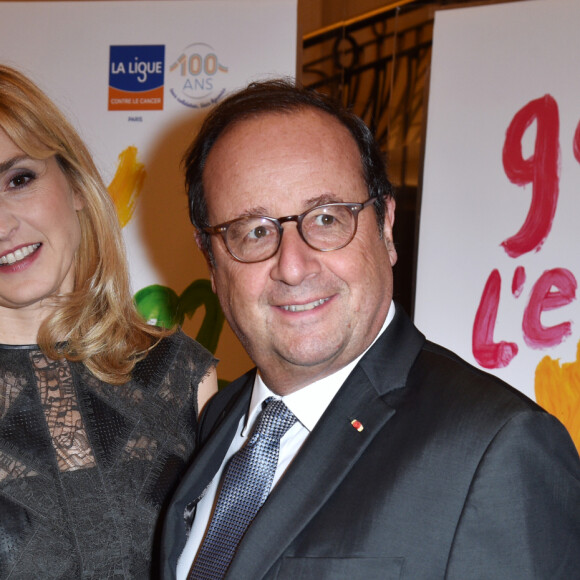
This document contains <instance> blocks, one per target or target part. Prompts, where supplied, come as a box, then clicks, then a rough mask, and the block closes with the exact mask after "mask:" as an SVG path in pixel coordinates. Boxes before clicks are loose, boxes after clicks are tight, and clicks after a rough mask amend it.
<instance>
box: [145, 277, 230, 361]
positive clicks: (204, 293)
mask: <svg viewBox="0 0 580 580" xmlns="http://www.w3.org/2000/svg"><path fill="white" fill-rule="evenodd" d="M134 299H135V304H136V305H137V310H138V311H139V314H141V316H143V318H145V320H147V322H149V323H150V324H156V325H157V326H163V327H164V328H170V327H172V326H175V325H176V324H178V325H181V324H183V321H184V320H185V317H186V316H187V317H188V318H191V317H192V316H193V315H194V313H195V311H196V310H197V309H198V308H199V307H200V306H204V307H205V316H204V318H203V321H202V323H201V327H200V329H199V332H198V333H197V336H196V337H195V340H197V342H199V343H200V344H203V346H205V348H207V350H209V351H210V352H211V353H213V354H215V351H216V349H217V345H218V341H219V337H220V334H221V331H222V328H223V325H224V313H223V312H222V309H221V307H220V304H219V301H218V299H217V296H216V295H215V294H214V293H213V290H212V289H211V283H210V281H209V280H206V279H200V280H195V281H194V282H192V283H191V284H190V285H189V286H188V287H187V288H186V289H185V290H184V291H183V292H182V294H181V296H178V295H177V294H176V293H175V291H174V290H172V289H171V288H168V287H167V286H162V285H160V284H152V285H151V286H146V287H145V288H141V290H139V291H138V292H137V293H136V294H135V296H134Z"/></svg>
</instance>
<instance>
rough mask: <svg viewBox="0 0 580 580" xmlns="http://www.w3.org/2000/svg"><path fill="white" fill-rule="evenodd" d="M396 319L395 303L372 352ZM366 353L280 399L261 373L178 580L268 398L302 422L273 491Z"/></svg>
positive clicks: (286, 446) (284, 452)
mask: <svg viewBox="0 0 580 580" xmlns="http://www.w3.org/2000/svg"><path fill="white" fill-rule="evenodd" d="M394 315H395V306H394V304H393V303H392V302H391V306H390V308H389V312H388V314H387V318H386V319H385V322H384V324H383V327H382V328H381V331H380V332H379V333H378V334H377V336H376V337H375V339H374V340H373V342H372V343H371V345H370V346H369V347H368V348H370V347H371V346H372V345H373V344H374V343H375V341H376V340H377V338H378V337H379V336H380V335H381V334H382V333H383V332H384V331H385V329H386V328H387V326H388V325H389V323H390V322H391V320H392V319H393V316H394ZM367 350H368V349H367ZM365 353H366V350H365V351H364V352H363V353H362V354H361V355H360V356H359V357H357V358H356V359H355V360H353V361H351V362H350V363H349V364H348V365H346V366H345V367H343V368H342V369H340V370H339V371H337V372H335V373H333V374H332V375H329V376H328V377H324V378H323V379H320V380H319V381H316V382H314V383H312V384H310V385H308V386H306V387H303V388H302V389H299V390H298V391H295V392H294V393H291V394H289V395H286V396H284V397H280V396H279V395H276V394H275V393H273V392H272V391H271V390H270V389H269V388H268V387H267V386H266V385H265V383H264V381H263V380H262V377H261V376H260V373H259V372H258V373H256V379H255V381H254V387H253V390H252V398H251V400H250V406H249V408H248V413H247V414H246V415H244V416H243V417H242V418H241V419H240V424H239V426H238V431H237V435H236V436H234V438H233V440H232V443H231V445H230V447H229V449H228V451H227V453H226V455H225V457H224V460H223V462H222V464H221V467H220V469H219V471H218V472H217V473H216V474H215V477H214V478H213V480H212V482H211V484H210V485H209V486H208V488H207V490H206V492H205V494H204V496H203V497H202V498H201V499H200V500H199V502H198V504H197V510H196V513H195V520H194V523H193V526H192V528H191V533H190V534H189V537H188V539H187V542H186V544H185V547H184V549H183V552H182V553H181V556H180V557H179V560H178V561H177V580H186V578H187V574H188V573H189V570H190V568H191V564H192V563H193V560H194V558H195V556H196V555H197V551H198V550H199V546H200V545H201V542H202V540H203V538H204V536H205V533H206V531H207V528H208V524H209V521H210V518H211V515H212V513H213V510H214V508H215V503H216V499H217V492H218V489H219V483H220V481H221V479H222V474H223V471H224V468H225V466H226V465H227V463H228V461H229V459H230V457H231V456H232V455H234V453H236V452H237V451H238V450H239V449H241V447H242V446H243V445H244V443H245V442H246V440H247V439H248V437H249V435H250V434H251V432H252V428H253V426H254V422H255V420H256V418H257V417H258V415H259V414H260V412H261V410H262V404H263V402H264V401H265V400H266V399H267V398H268V397H275V398H277V399H279V398H282V400H283V401H284V403H285V405H286V406H287V407H288V409H290V411H292V413H294V416H295V417H296V418H297V419H298V420H297V421H296V423H294V425H293V426H292V427H291V428H290V429H289V430H288V431H287V432H286V433H285V434H284V436H283V437H282V439H281V440H280V453H279V456H278V467H277V468H276V473H275V474H274V481H273V482H272V487H274V486H275V485H276V484H277V483H278V481H279V479H280V477H282V475H283V473H284V472H285V471H286V469H287V467H288V465H290V463H291V462H292V460H293V459H294V457H295V456H296V454H297V453H298V451H299V449H300V447H301V446H302V444H303V443H304V441H305V440H306V438H307V437H308V435H309V434H310V432H311V431H312V429H314V427H315V426H316V423H318V420H319V419H320V417H321V416H322V414H323V413H324V411H326V408H327V407H328V405H329V404H330V402H331V401H332V399H333V398H334V396H335V395H336V393H337V392H338V390H339V389H340V387H341V386H342V384H343V383H344V381H345V380H346V378H347V377H348V375H349V374H350V373H351V371H352V370H353V369H354V367H355V366H356V364H357V363H358V361H359V360H360V359H361V358H362V357H363V355H364V354H365ZM192 499H193V498H192Z"/></svg>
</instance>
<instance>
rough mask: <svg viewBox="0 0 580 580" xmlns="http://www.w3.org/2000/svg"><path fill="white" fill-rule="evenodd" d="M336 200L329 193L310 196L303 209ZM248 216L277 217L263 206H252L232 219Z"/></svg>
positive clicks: (334, 196) (306, 209)
mask: <svg viewBox="0 0 580 580" xmlns="http://www.w3.org/2000/svg"><path fill="white" fill-rule="evenodd" d="M335 201H337V197H336V195H334V194H331V193H323V194H322V195H317V196H316V197H310V198H308V199H307V200H305V201H304V211H308V210H309V209H311V208H313V207H316V206H318V205H324V204H325V203H332V202H335ZM249 216H264V217H277V216H272V215H270V213H269V212H268V210H267V209H266V208H265V207H264V206H261V205H259V206H254V207H250V208H248V209H246V210H245V211H243V212H242V213H240V214H239V215H238V216H237V217H235V218H234V219H239V218H244V217H249ZM278 217H280V216H278Z"/></svg>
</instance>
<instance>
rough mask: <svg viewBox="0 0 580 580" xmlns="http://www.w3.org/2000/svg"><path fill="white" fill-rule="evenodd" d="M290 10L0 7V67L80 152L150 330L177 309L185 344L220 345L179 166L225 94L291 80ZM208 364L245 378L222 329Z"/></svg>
mask: <svg viewBox="0 0 580 580" xmlns="http://www.w3.org/2000/svg"><path fill="white" fill-rule="evenodd" d="M296 1H297V0H197V1H188V0H183V1H181V0H177V1H173V0H169V1H164V2H157V1H120V2H1V3H0V55H1V56H0V60H1V61H2V62H3V63H4V64H7V65H11V66H14V67H16V68H18V69H20V70H22V71H23V72H24V73H26V74H28V75H29V76H30V77H31V78H32V79H33V80H34V81H35V82H36V83H37V84H39V85H40V86H41V88H42V89H43V90H45V91H46V92H47V94H48V95H49V96H50V97H51V98H52V99H53V100H54V101H55V102H56V103H57V105H58V106H59V107H60V108H61V109H62V110H63V112H64V113H65V114H66V115H67V116H68V117H69V118H70V120H71V121H72V122H73V124H74V125H75V126H76V127H77V129H78V130H79V132H80V134H81V136H82V137H83V138H84V139H85V141H86V142H87V144H88V145H89V148H90V149H91V151H92V153H93V155H94V157H95V161H96V163H97V166H98V167H99V169H100V170H101V172H102V175H103V177H104V179H105V182H106V184H107V185H108V186H109V191H110V193H111V195H112V196H113V199H114V201H115V204H116V207H117V213H118V215H119V219H120V221H121V224H122V225H123V227H124V229H123V232H124V236H125V240H126V242H127V248H128V257H129V263H130V268H131V277H132V284H133V289H134V292H135V293H136V297H137V300H138V303H139V305H140V307H141V309H142V311H143V312H144V313H146V315H147V317H148V318H150V320H151V321H152V322H157V323H163V322H167V321H171V320H169V319H170V318H171V316H172V313H173V312H174V311H175V306H176V305H179V307H180V309H179V310H180V312H181V313H182V314H183V315H184V316H185V318H184V321H183V322H184V328H185V330H186V332H188V333H189V334H192V335H193V336H196V334H197V329H198V328H199V327H200V325H201V326H202V332H203V333H205V336H206V338H207V337H209V338H208V340H209V341H210V342H211V341H212V340H213V341H217V340H218V338H217V337H216V336H213V335H212V332H215V329H216V328H218V326H219V325H217V324H216V321H217V320H218V318H219V316H218V314H217V312H216V310H217V308H216V305H215V302H213V301H212V300H213V298H214V297H213V294H212V292H211V289H210V288H209V285H208V283H207V278H208V272H207V267H206V265H205V262H204V260H203V257H202V255H201V254H200V252H199V251H198V250H197V249H196V248H195V243H194V240H193V229H192V226H191V224H190V223H189V219H188V210H187V197H186V195H185V193H184V184H183V174H182V170H181V167H180V163H181V159H182V157H183V154H184V152H185V150H186V148H187V147H188V145H189V144H190V143H191V141H192V140H193V138H194V136H195V134H196V132H197V130H198V128H199V126H200V123H201V121H202V120H203V117H204V115H205V114H206V113H207V111H208V110H209V109H210V108H211V107H212V106H213V105H214V104H215V103H217V102H219V101H220V100H221V99H223V97H224V96H225V95H226V94H227V93H228V92H230V91H232V90H234V89H237V88H241V87H243V86H244V85H246V84H247V83H248V82H249V81H252V80H257V79H260V78H264V77H278V76H285V77H294V76H295V70H296V46H297V45H296V43H297V25H296V10H297V7H296ZM201 306H204V307H205V308H200V307H201ZM204 310H205V312H204ZM190 316H191V317H192V320H191V321H190V320H189V317H190ZM202 319H203V320H204V321H205V325H203V324H202ZM216 355H217V357H218V358H220V359H222V360H221V362H220V365H219V368H218V374H219V376H220V378H223V379H227V380H232V379H234V378H236V377H237V376H238V375H240V374H241V373H242V372H245V371H246V370H247V369H248V368H250V366H251V362H250V360H249V359H248V357H247V356H246V355H245V353H244V351H243V349H242V347H241V345H239V343H238V341H237V339H235V337H234V336H233V333H232V332H231V330H229V328H227V327H225V328H224V331H223V332H222V334H221V336H219V344H218V346H217V352H216Z"/></svg>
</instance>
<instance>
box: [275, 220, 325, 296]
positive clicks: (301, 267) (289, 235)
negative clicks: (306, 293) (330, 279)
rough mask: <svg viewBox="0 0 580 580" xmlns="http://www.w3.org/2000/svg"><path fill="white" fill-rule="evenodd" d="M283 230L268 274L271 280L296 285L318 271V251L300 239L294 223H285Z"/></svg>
mask: <svg viewBox="0 0 580 580" xmlns="http://www.w3.org/2000/svg"><path fill="white" fill-rule="evenodd" d="M283 230H284V231H283V234H282V239H281V240H280V247H279V248H278V251H277V252H276V254H275V256H274V259H275V264H274V266H273V268H272V271H271V274H270V276H271V277H272V279H273V280H276V281H280V282H284V283H285V284H288V285H290V286H297V285H299V284H300V283H301V282H302V281H303V280H304V279H306V278H308V277H310V276H315V275H316V274H318V273H319V272H320V261H319V258H320V256H319V255H320V252H318V251H316V250H314V249H312V248H311V247H310V246H309V245H308V244H307V243H306V242H305V241H304V240H303V239H302V236H301V235H300V233H299V232H298V228H297V226H296V224H290V223H289V224H286V225H284V226H283Z"/></svg>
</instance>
